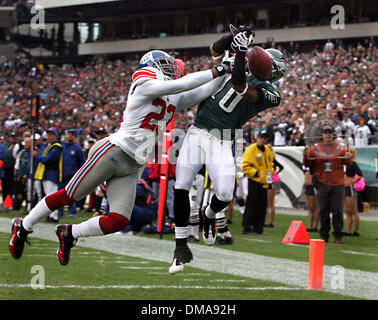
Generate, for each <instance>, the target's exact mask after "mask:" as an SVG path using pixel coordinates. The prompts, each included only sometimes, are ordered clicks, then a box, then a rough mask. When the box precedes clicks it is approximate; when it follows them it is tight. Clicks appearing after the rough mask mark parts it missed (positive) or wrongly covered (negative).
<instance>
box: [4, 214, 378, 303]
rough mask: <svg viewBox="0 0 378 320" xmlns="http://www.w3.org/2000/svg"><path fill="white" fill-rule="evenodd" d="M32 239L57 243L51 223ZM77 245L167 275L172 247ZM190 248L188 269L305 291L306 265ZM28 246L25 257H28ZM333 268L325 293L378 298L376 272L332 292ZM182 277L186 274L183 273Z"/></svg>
mask: <svg viewBox="0 0 378 320" xmlns="http://www.w3.org/2000/svg"><path fill="white" fill-rule="evenodd" d="M10 222H11V219H8V218H0V231H2V232H7V233H9V231H10ZM33 237H36V238H41V239H45V240H52V241H55V242H58V241H57V237H56V234H55V232H54V226H53V225H50V224H45V223H40V224H37V225H36V226H35V229H34V233H33V234H31V235H30V238H31V240H32V238H33ZM78 246H81V247H87V248H92V249H97V250H105V251H108V252H112V253H115V254H119V255H125V256H131V257H138V258H143V259H149V260H155V261H160V262H165V263H167V273H168V265H169V264H170V263H171V261H172V257H173V251H174V247H175V244H174V241H171V240H160V239H158V238H156V239H150V238H144V237H138V236H130V235H117V234H113V235H107V236H102V237H88V238H81V239H79V242H78ZM189 246H190V247H191V249H192V252H193V255H194V260H193V261H192V262H191V263H190V264H189V266H191V267H195V268H199V269H202V270H206V271H215V272H220V273H226V274H232V275H235V276H243V277H248V278H253V279H261V280H268V281H276V282H277V283H284V284H286V285H290V286H293V287H300V288H304V289H306V288H307V277H308V263H307V262H300V261H294V260H290V259H280V258H272V257H266V256H262V255H257V254H252V253H246V252H236V251H231V250H227V249H222V248H217V247H209V246H204V245H199V244H189ZM27 247H28V246H26V248H25V252H24V254H28V248H27ZM76 257H77V255H76V254H75V248H74V249H73V250H72V254H71V263H75V258H76ZM332 267H333V266H324V270H323V288H324V289H323V290H324V291H328V292H334V293H338V294H343V295H347V296H353V297H359V298H365V299H374V300H377V299H378V273H375V272H365V271H359V270H352V269H343V271H344V289H334V288H332V284H334V283H335V281H332V280H334V279H335V277H336V276H337V275H335V269H333V268H332ZM183 274H185V271H184V273H183Z"/></svg>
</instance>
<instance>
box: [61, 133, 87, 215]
mask: <svg viewBox="0 0 378 320" xmlns="http://www.w3.org/2000/svg"><path fill="white" fill-rule="evenodd" d="M64 138H65V139H64V142H63V143H62V147H63V150H62V154H63V179H62V182H60V183H59V189H63V188H64V187H65V186H66V185H67V184H68V182H69V181H70V180H71V178H72V177H73V176H74V175H75V173H76V172H77V171H78V170H79V169H80V167H81V166H82V165H83V164H84V162H85V158H84V153H83V150H82V149H81V147H80V146H79V145H78V144H77V143H75V140H76V138H75V130H73V129H69V130H67V131H66V134H65V136H64ZM59 210H60V213H61V214H62V215H63V210H64V209H63V208H60V209H59ZM68 210H69V215H70V217H74V216H76V202H74V203H73V204H71V205H70V206H69V207H68Z"/></svg>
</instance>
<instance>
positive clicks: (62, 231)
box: [56, 224, 77, 266]
mask: <svg viewBox="0 0 378 320" xmlns="http://www.w3.org/2000/svg"><path fill="white" fill-rule="evenodd" d="M56 235H57V236H58V239H59V247H58V250H57V251H56V255H57V256H58V260H59V262H60V264H61V265H63V266H65V265H67V264H68V262H69V261H70V253H71V248H72V247H73V246H74V245H75V244H76V243H77V239H74V238H73V236H72V226H71V225H69V224H59V225H57V226H56Z"/></svg>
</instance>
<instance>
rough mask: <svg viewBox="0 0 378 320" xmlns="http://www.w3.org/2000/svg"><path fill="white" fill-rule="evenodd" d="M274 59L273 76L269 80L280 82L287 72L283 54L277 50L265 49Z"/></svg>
mask: <svg viewBox="0 0 378 320" xmlns="http://www.w3.org/2000/svg"><path fill="white" fill-rule="evenodd" d="M265 51H266V52H268V53H269V55H270V57H271V58H272V64H273V68H272V75H271V76H270V78H269V79H268V81H270V82H276V81H278V80H280V79H281V78H282V77H283V76H284V75H285V74H286V72H287V69H286V61H285V57H284V55H283V53H282V52H281V51H279V50H277V49H273V48H269V49H265Z"/></svg>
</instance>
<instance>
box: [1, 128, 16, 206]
mask: <svg viewBox="0 0 378 320" xmlns="http://www.w3.org/2000/svg"><path fill="white" fill-rule="evenodd" d="M16 143H17V138H16V133H15V132H12V133H11V134H10V135H9V136H8V145H7V146H6V149H5V155H4V164H3V177H2V189H3V201H4V200H5V198H6V197H7V196H8V195H9V196H10V197H11V198H12V197H13V179H14V165H15V163H16V159H15V158H14V156H13V149H14V147H15V145H16Z"/></svg>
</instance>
